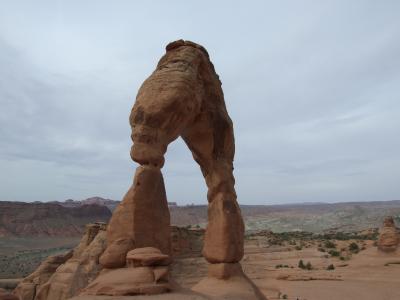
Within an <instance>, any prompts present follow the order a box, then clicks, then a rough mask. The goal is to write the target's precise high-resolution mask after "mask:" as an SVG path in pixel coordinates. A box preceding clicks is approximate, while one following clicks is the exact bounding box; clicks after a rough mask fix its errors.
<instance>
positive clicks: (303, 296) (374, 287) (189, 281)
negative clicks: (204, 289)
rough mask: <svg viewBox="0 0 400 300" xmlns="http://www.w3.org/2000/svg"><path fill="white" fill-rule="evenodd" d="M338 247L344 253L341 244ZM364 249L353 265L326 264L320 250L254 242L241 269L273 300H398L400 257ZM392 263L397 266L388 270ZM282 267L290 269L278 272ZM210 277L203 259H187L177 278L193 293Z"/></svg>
mask: <svg viewBox="0 0 400 300" xmlns="http://www.w3.org/2000/svg"><path fill="white" fill-rule="evenodd" d="M338 243H339V244H338V246H339V247H340V246H341V244H340V243H341V242H338ZM347 243H348V242H347ZM365 247H366V249H365V250H362V251H360V252H359V253H358V254H354V255H353V256H352V257H351V259H349V260H346V261H342V260H340V259H339V258H336V257H329V258H327V257H326V253H323V252H320V251H318V250H317V248H318V247H317V245H316V244H314V245H310V246H309V247H308V248H305V249H303V250H294V249H293V248H292V249H289V248H290V247H282V246H275V247H264V246H263V245H260V243H257V241H252V242H247V243H246V248H245V257H244V259H243V261H242V265H243V268H244V270H245V273H246V274H247V275H248V276H249V278H251V279H252V280H253V281H254V283H255V284H256V285H257V286H258V287H259V288H260V289H261V291H262V292H263V293H264V295H266V296H267V297H268V299H269V300H274V299H285V298H283V297H284V295H286V297H287V298H286V299H294V300H399V299H400V251H398V252H397V253H392V254H383V253H380V252H378V250H377V248H376V247H374V246H373V242H372V241H369V242H367V243H366V245H365ZM300 259H302V260H303V261H304V262H305V263H306V262H310V263H311V264H312V266H313V270H311V271H308V270H303V269H300V268H298V262H299V260H300ZM390 262H392V263H393V262H394V263H395V264H389V265H387V264H388V263H390ZM396 262H397V264H396ZM280 264H282V265H287V266H288V267H285V268H276V266H277V265H280ZM330 264H333V265H334V266H335V269H334V270H330V271H328V270H326V268H327V266H328V265H330ZM292 267H293V268H292ZM206 272H207V271H206V263H205V261H204V259H203V258H187V259H185V260H183V261H182V262H179V263H177V264H176V266H175V268H174V273H175V274H176V275H175V276H174V277H175V278H177V281H178V282H179V283H180V284H181V285H183V286H185V287H188V288H190V287H191V286H192V285H194V284H195V283H197V282H198V281H199V280H200V279H201V278H202V277H203V276H205V275H206ZM280 278H286V279H280ZM310 278H313V280H310Z"/></svg>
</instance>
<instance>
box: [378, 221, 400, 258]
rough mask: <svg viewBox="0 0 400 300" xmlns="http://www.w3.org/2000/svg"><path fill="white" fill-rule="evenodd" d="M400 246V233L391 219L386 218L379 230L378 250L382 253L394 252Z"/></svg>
mask: <svg viewBox="0 0 400 300" xmlns="http://www.w3.org/2000/svg"><path fill="white" fill-rule="evenodd" d="M399 244H400V231H399V228H397V227H396V224H395V222H394V219H393V217H391V216H388V217H386V218H385V220H384V221H383V226H382V227H381V229H380V230H379V239H378V249H379V250H381V251H383V252H393V251H396V250H397V248H398V247H399Z"/></svg>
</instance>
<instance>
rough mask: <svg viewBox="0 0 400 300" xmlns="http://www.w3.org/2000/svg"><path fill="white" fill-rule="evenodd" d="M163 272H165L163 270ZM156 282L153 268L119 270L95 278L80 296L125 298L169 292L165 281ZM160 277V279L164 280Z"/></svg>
mask: <svg viewBox="0 0 400 300" xmlns="http://www.w3.org/2000/svg"><path fill="white" fill-rule="evenodd" d="M163 271H165V270H163ZM157 275H158V278H157V279H158V282H157V280H156V277H155V273H154V270H153V268H151V267H138V268H121V269H115V270H111V271H109V272H107V273H105V274H102V275H100V276H99V277H97V278H96V279H95V280H94V281H93V282H92V283H91V284H89V285H88V286H87V288H86V289H85V290H84V292H83V293H82V295H109V296H125V295H138V294H160V293H164V292H167V291H169V290H171V287H170V285H169V283H168V282H167V281H164V282H162V281H160V277H159V273H158V274H157ZM164 277H165V275H164V276H162V278H164Z"/></svg>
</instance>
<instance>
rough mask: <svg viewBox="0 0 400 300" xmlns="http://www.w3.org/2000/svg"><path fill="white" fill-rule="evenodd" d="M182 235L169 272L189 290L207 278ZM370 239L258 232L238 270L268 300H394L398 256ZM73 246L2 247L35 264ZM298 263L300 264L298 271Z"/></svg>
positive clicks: (398, 294) (371, 234)
mask: <svg viewBox="0 0 400 300" xmlns="http://www.w3.org/2000/svg"><path fill="white" fill-rule="evenodd" d="M188 232H191V237H190V238H191V242H190V244H186V245H187V246H188V248H190V249H186V250H187V251H183V252H182V253H184V254H183V255H180V256H179V257H178V258H177V259H175V262H174V265H173V271H172V272H173V273H172V277H173V278H174V279H175V280H176V281H177V282H178V283H179V284H180V285H181V286H182V287H184V288H191V287H192V286H193V285H195V284H196V283H197V282H199V281H200V279H201V278H203V277H205V276H206V274H207V263H206V261H205V259H204V258H203V257H202V256H201V251H200V250H201V242H200V243H199V242H198V241H196V239H201V234H199V230H194V229H192V230H188ZM376 237H377V230H376V229H374V230H367V231H363V232H353V233H341V232H339V233H335V234H328V235H327V234H325V235H320V234H313V233H307V232H285V233H272V232H271V231H259V232H257V233H251V234H247V235H246V239H245V256H244V258H243V260H242V266H243V269H244V271H245V273H246V274H247V276H248V277H249V278H250V279H252V280H253V282H254V283H255V284H256V285H257V286H258V287H259V288H260V290H261V291H262V292H263V293H264V294H265V295H266V296H267V298H268V299H269V300H274V299H293V300H331V299H332V300H333V299H335V300H337V299H341V300H357V299H362V300H377V299H379V300H398V299H400V252H399V251H397V252H393V253H382V252H380V251H378V249H377V247H376ZM188 239H189V238H188ZM74 242H75V243H76V240H73V239H71V240H64V242H62V240H60V239H55V240H51V239H47V240H40V239H39V240H37V241H36V243H34V242H33V240H27V241H24V242H23V241H22V240H18V239H14V243H13V244H12V245H13V246H10V245H11V244H10V242H8V243H7V245H9V248H8V251H7V255H8V257H16V256H24V254H25V255H27V259H28V258H29V257H36V258H35V259H36V260H40V258H41V257H44V256H45V254H46V253H47V254H53V253H55V252H59V251H62V250H65V249H67V248H68V247H72V246H73V244H74ZM40 243H41V245H42V250H43V251H42V252H40V247H39V246H38V244H40ZM32 245H36V248H35V249H31V251H28V250H27V249H26V248H27V247H31V248H32ZM46 246H47V247H48V246H50V247H49V249H47V250H46V249H45V248H46ZM21 247H22V248H21ZM3 250H4V245H3ZM38 253H41V254H40V255H38ZM35 255H36V256H35ZM300 260H301V261H302V262H303V265H301V267H299V262H300ZM11 261H12V260H11ZM6 265H10V263H8V264H5V263H4V260H3V261H2V262H1V266H2V271H3V276H2V277H3V279H2V280H0V284H1V286H2V287H3V288H7V287H8V288H12V287H13V286H14V285H15V283H16V282H18V279H14V280H11V279H4V278H6V277H7V276H6V275H7V274H6V271H7V270H10V269H9V268H8V269H7V268H4V266H6ZM11 265H12V264H11ZM24 272H25V271H24ZM11 275H12V274H11ZM22 275H25V274H22ZM19 276H21V274H19V273H18V270H16V274H15V276H14V277H19ZM9 277H10V276H9ZM11 277H13V276H11Z"/></svg>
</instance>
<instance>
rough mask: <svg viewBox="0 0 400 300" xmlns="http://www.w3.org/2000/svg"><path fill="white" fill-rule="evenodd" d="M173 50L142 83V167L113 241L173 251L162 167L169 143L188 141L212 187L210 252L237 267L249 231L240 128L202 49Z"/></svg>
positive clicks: (177, 46)
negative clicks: (238, 155)
mask: <svg viewBox="0 0 400 300" xmlns="http://www.w3.org/2000/svg"><path fill="white" fill-rule="evenodd" d="M166 50H167V53H166V54H165V55H164V56H163V57H162V58H161V60H160V61H159V63H158V65H157V68H156V70H155V71H154V72H153V73H152V74H151V76H150V77H149V78H148V79H146V80H145V81H144V83H143V85H142V86H141V88H140V90H139V92H138V95H137V98H136V102H135V105H134V107H133V109H132V112H131V115H130V124H131V126H132V140H133V146H132V149H131V157H132V159H133V160H134V161H136V162H138V163H139V164H140V167H138V169H137V170H136V175H135V180H134V183H133V185H132V187H131V188H130V190H129V191H128V193H127V194H126V195H125V197H124V200H123V201H122V203H121V205H120V206H119V207H118V208H117V209H116V210H115V212H114V214H113V216H112V218H111V221H110V225H109V229H108V233H107V240H108V243H109V244H112V243H113V242H114V241H115V240H116V239H119V238H131V239H133V240H134V243H135V247H156V248H158V249H160V250H161V251H162V252H163V253H166V254H168V253H169V252H170V233H169V213H168V208H167V201H166V196H165V188H164V182H163V179H162V174H161V171H160V169H161V168H162V166H163V165H164V154H165V152H166V151H167V147H168V145H169V144H170V143H171V142H173V141H174V140H175V139H176V138H178V137H179V136H181V137H182V138H183V139H184V141H185V142H186V144H187V145H188V147H189V149H190V150H191V151H192V154H193V157H194V159H195V161H196V162H197V163H198V164H199V165H200V168H201V171H202V173H203V175H204V178H205V181H206V184H207V186H208V202H209V209H208V218H209V219H208V226H207V231H206V236H205V242H204V249H203V255H204V256H205V258H206V259H207V260H208V261H209V262H210V263H236V262H238V261H240V259H241V258H242V257H243V232H244V226H243V221H242V217H241V214H240V209H239V206H238V204H237V202H236V192H235V189H234V177H233V173H232V171H233V158H234V136H233V126H232V121H231V119H230V118H229V115H228V113H227V110H226V107H225V102H224V96H223V92H222V89H221V82H220V80H219V78H218V75H217V74H216V73H215V70H214V66H213V64H212V63H211V61H210V60H209V56H208V53H207V51H206V50H205V49H204V48H203V47H202V46H200V45H197V44H195V43H192V42H189V41H183V40H179V41H175V42H172V43H170V44H169V45H167V47H166ZM149 207H151V209H149ZM121 228H124V230H123V231H122V230H121Z"/></svg>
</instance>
